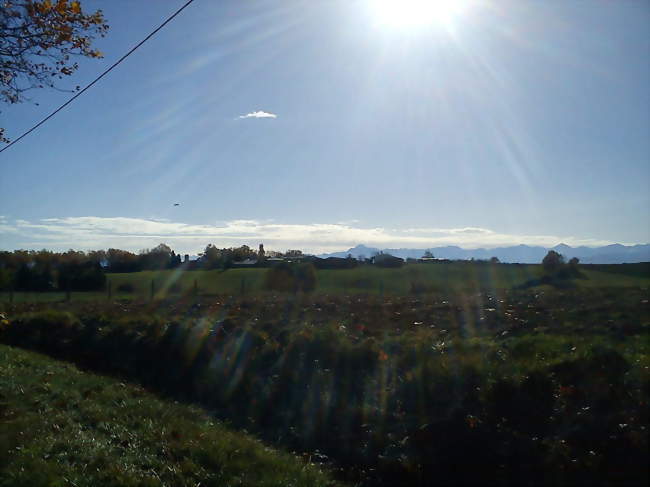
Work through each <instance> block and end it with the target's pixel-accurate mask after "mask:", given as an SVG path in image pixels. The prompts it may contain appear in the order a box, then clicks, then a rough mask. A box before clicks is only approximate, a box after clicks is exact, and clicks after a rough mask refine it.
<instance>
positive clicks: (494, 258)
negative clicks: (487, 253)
mask: <svg viewBox="0 0 650 487" xmlns="http://www.w3.org/2000/svg"><path fill="white" fill-rule="evenodd" d="M490 262H491V263H492V264H499V263H501V261H500V260H499V258H498V257H492V258H491V259H490Z"/></svg>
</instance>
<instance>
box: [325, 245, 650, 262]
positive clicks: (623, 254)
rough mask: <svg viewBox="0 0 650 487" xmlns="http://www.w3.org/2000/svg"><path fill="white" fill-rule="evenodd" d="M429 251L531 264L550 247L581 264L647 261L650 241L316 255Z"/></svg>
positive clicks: (368, 253)
mask: <svg viewBox="0 0 650 487" xmlns="http://www.w3.org/2000/svg"><path fill="white" fill-rule="evenodd" d="M427 250H429V251H430V252H431V253H432V254H433V256H434V257H437V258H439V259H450V260H456V259H472V258H473V259H490V258H491V257H497V258H498V259H499V260H500V261H501V262H511V263H515V262H518V263H521V264H534V263H539V262H541V261H542V259H543V258H544V256H545V255H546V254H547V252H548V251H549V250H555V251H556V252H559V253H560V254H562V255H563V256H564V257H565V259H567V260H568V259H571V258H573V257H577V258H578V259H580V262H581V263H583V264H623V263H632V262H650V244H642V245H629V246H626V245H621V244H613V245H606V246H604V247H570V246H569V245H565V244H559V245H556V246H555V247H551V248H546V247H531V246H528V245H516V246H513V247H497V248H492V249H484V248H480V249H463V248H460V247H456V246H453V245H452V246H447V247H431V248H428V249H377V248H373V247H366V246H365V245H357V246H356V247H352V248H351V249H348V250H346V251H344V252H333V253H331V254H321V255H319V257H347V256H348V255H350V254H351V255H352V257H355V258H359V257H360V256H364V257H366V258H369V257H372V256H373V255H375V254H376V253H378V252H384V253H385V254H391V255H394V256H396V257H401V258H403V259H406V258H409V257H411V258H414V259H417V258H420V257H422V255H423V254H424V252H426V251H427Z"/></svg>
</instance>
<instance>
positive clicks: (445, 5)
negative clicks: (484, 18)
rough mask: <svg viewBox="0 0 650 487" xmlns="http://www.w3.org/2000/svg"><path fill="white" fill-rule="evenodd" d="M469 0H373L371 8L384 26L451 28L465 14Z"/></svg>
mask: <svg viewBox="0 0 650 487" xmlns="http://www.w3.org/2000/svg"><path fill="white" fill-rule="evenodd" d="M468 5H469V0H371V1H370V8H371V10H372V13H373V15H374V17H375V18H376V20H377V22H378V23H379V24H380V25H382V26H387V27H391V28H398V29H412V28H416V27H426V26H431V25H442V26H449V25H450V24H452V23H453V22H454V20H456V18H457V17H458V16H459V15H460V14H461V13H463V12H464V11H465V10H466V9H467V7H468Z"/></svg>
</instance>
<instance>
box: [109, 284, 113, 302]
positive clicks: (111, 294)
mask: <svg viewBox="0 0 650 487" xmlns="http://www.w3.org/2000/svg"><path fill="white" fill-rule="evenodd" d="M112 285H113V283H112V282H111V281H110V280H109V281H108V299H111V297H113V289H112V288H111V286H112Z"/></svg>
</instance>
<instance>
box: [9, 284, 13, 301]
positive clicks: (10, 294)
mask: <svg viewBox="0 0 650 487" xmlns="http://www.w3.org/2000/svg"><path fill="white" fill-rule="evenodd" d="M9 304H14V287H13V286H11V288H10V289H9Z"/></svg>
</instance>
